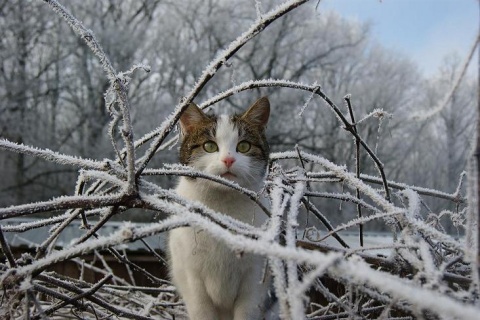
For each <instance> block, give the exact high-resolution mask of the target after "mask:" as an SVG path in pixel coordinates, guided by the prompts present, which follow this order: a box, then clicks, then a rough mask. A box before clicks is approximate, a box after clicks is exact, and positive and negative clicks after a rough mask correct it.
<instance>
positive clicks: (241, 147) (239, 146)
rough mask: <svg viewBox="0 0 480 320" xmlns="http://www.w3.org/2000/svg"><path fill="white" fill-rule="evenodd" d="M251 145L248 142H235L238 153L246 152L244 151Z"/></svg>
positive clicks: (248, 149)
mask: <svg viewBox="0 0 480 320" xmlns="http://www.w3.org/2000/svg"><path fill="white" fill-rule="evenodd" d="M251 147H252V145H251V144H250V142H248V141H240V142H239V143H238V144H237V151H238V152H240V153H246V152H248V151H250V148H251Z"/></svg>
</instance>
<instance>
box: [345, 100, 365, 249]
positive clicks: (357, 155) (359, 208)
mask: <svg viewBox="0 0 480 320" xmlns="http://www.w3.org/2000/svg"><path fill="white" fill-rule="evenodd" d="M350 98H351V97H350V95H347V96H345V98H344V99H345V101H346V102H347V106H348V111H349V113H350V120H351V121H352V123H353V130H354V131H355V132H356V133H357V134H358V131H357V126H356V125H355V115H354V113H353V108H352V102H351V100H350ZM355 174H356V177H357V179H359V178H360V141H358V139H356V138H355ZM355 194H356V196H357V198H358V199H359V200H361V197H360V189H359V188H356V189H355ZM357 212H358V218H362V206H361V205H360V203H357ZM359 230H360V233H359V237H360V247H363V224H362V223H360V224H359Z"/></svg>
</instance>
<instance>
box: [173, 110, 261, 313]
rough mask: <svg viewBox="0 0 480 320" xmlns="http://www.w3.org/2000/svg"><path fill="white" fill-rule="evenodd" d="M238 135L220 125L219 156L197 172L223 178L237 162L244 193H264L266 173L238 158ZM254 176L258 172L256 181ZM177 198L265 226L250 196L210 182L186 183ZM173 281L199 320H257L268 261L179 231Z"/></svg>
mask: <svg viewBox="0 0 480 320" xmlns="http://www.w3.org/2000/svg"><path fill="white" fill-rule="evenodd" d="M238 142H239V136H238V133H237V130H235V129H234V126H233V124H232V123H231V122H230V119H229V118H228V117H226V116H222V117H220V118H219V120H218V125H217V133H216V143H217V145H218V147H219V151H218V152H215V153H211V154H205V155H203V156H201V157H200V158H198V159H196V160H195V161H194V163H193V166H195V167H196V168H197V169H200V170H203V171H205V172H208V173H212V174H217V175H221V174H223V173H225V172H226V171H227V169H228V168H227V167H226V165H225V164H224V163H223V162H222V159H223V158H224V157H226V156H231V157H234V158H235V160H236V161H235V162H234V163H233V165H232V167H231V168H230V172H231V173H233V174H235V175H236V176H237V177H236V178H232V180H235V181H236V182H238V183H239V184H241V185H242V186H244V187H250V188H254V189H256V190H259V188H260V187H261V186H262V183H263V176H262V175H261V174H259V173H257V172H262V170H258V169H256V168H252V167H251V166H252V165H253V166H254V167H255V165H256V164H255V163H252V162H251V160H250V158H249V157H248V156H245V155H243V154H239V153H237V152H236V145H237V143H238ZM252 171H253V172H254V173H253V175H251V174H252ZM176 190H177V193H178V194H179V195H181V196H183V197H185V198H187V199H190V200H195V201H199V202H201V203H203V204H204V205H206V206H208V207H210V208H211V209H213V210H215V211H217V212H221V213H223V214H227V215H230V216H232V217H234V218H236V219H238V220H241V221H244V222H248V223H253V224H254V225H257V226H259V225H261V223H263V222H264V220H265V217H264V216H263V212H262V211H261V209H260V208H258V206H257V205H256V204H255V203H254V202H252V201H251V200H250V199H248V198H247V197H246V196H244V195H241V194H239V193H238V192H236V191H233V190H230V189H227V188H226V187H224V186H223V187H221V186H219V185H218V184H216V183H214V182H211V181H206V180H204V179H196V180H192V179H186V178H181V179H180V182H179V184H178V187H177V189H176ZM169 251H170V263H171V276H172V280H173V282H174V284H175V285H176V287H177V289H178V290H179V292H180V294H181V295H182V297H183V299H184V301H185V303H186V306H187V311H188V313H189V316H190V319H194V320H216V319H217V320H224V319H225V320H227V319H234V320H246V319H248V320H256V319H261V317H262V306H263V303H264V298H265V295H266V290H267V287H268V283H266V282H265V281H264V282H262V280H263V267H264V263H265V262H264V261H265V260H264V259H263V258H262V257H259V256H255V255H251V254H247V253H244V254H242V255H239V254H238V253H235V252H233V251H231V250H230V249H229V248H228V247H227V246H225V245H224V244H223V243H222V242H220V241H218V240H216V239H214V238H212V237H211V236H210V235H209V234H208V233H207V232H205V231H204V230H199V229H196V228H179V229H175V230H173V231H171V232H170V240H169Z"/></svg>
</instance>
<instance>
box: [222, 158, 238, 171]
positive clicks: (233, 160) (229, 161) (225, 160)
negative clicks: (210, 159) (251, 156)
mask: <svg viewBox="0 0 480 320" xmlns="http://www.w3.org/2000/svg"><path fill="white" fill-rule="evenodd" d="M222 161H223V163H225V165H226V166H227V168H230V167H231V166H232V164H233V163H234V162H235V158H234V157H226V158H224V159H223V160H222Z"/></svg>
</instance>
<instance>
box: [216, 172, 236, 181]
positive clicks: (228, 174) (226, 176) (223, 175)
mask: <svg viewBox="0 0 480 320" xmlns="http://www.w3.org/2000/svg"><path fill="white" fill-rule="evenodd" d="M220 177H222V178H225V179H229V180H232V179H234V178H236V177H237V176H236V175H234V174H233V173H231V172H230V171H227V172H225V173H222V174H221V175H220Z"/></svg>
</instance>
